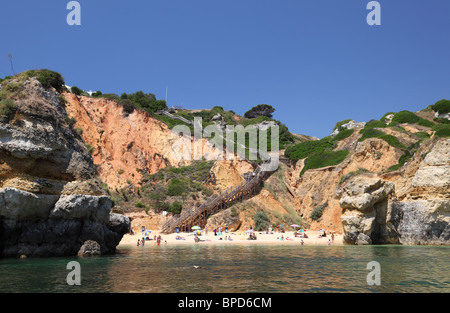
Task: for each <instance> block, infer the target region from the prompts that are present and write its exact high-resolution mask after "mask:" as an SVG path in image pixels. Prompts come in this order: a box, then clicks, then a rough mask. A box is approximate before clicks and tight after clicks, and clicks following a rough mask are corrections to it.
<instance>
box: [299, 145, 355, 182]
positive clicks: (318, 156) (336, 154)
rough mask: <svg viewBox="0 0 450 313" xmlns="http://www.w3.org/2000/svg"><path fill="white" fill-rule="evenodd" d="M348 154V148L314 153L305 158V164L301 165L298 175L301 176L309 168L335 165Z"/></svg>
mask: <svg viewBox="0 0 450 313" xmlns="http://www.w3.org/2000/svg"><path fill="white" fill-rule="evenodd" d="M348 154H349V151H348V150H339V151H322V152H319V153H314V154H312V155H310V156H309V157H308V158H307V159H306V160H305V166H304V167H303V169H302V171H301V173H300V176H302V175H303V173H305V172H306V171H307V170H309V169H315V168H322V167H326V166H331V165H337V164H339V163H341V162H342V161H344V160H345V158H346V157H347V155H348Z"/></svg>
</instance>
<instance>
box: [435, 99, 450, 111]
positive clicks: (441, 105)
mask: <svg viewBox="0 0 450 313" xmlns="http://www.w3.org/2000/svg"><path fill="white" fill-rule="evenodd" d="M430 108H431V109H432V110H433V111H435V112H438V113H439V114H444V113H450V100H446V99H442V100H439V101H438V102H436V103H435V104H433V105H431V106H430Z"/></svg>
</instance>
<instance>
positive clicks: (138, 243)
mask: <svg viewBox="0 0 450 313" xmlns="http://www.w3.org/2000/svg"><path fill="white" fill-rule="evenodd" d="M140 244H141V240H140V239H138V241H137V246H138V247H139V245H140Z"/></svg>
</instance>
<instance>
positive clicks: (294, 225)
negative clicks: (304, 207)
mask: <svg viewBox="0 0 450 313" xmlns="http://www.w3.org/2000/svg"><path fill="white" fill-rule="evenodd" d="M289 226H291V227H293V228H297V227H300V225H297V224H292V225H289Z"/></svg>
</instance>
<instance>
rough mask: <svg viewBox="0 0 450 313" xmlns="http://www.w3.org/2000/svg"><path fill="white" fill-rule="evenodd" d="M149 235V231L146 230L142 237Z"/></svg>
mask: <svg viewBox="0 0 450 313" xmlns="http://www.w3.org/2000/svg"><path fill="white" fill-rule="evenodd" d="M150 234H151V231H150V230H146V231H144V232H142V236H148V235H150Z"/></svg>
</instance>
